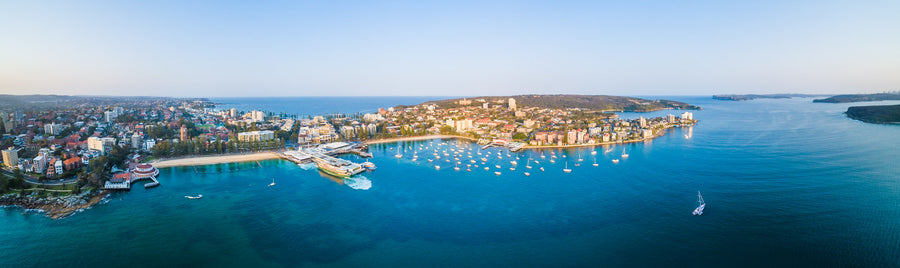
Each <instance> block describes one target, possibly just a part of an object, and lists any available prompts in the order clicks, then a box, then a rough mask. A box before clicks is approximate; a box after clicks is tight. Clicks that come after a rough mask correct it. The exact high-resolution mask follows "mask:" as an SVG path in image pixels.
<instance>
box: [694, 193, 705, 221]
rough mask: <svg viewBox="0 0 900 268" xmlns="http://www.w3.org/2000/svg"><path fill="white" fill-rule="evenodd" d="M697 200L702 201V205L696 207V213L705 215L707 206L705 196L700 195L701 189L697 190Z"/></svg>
mask: <svg viewBox="0 0 900 268" xmlns="http://www.w3.org/2000/svg"><path fill="white" fill-rule="evenodd" d="M697 202H698V203H700V205H699V206H697V208H695V209H694V215H697V216H699V215H703V209H704V208H706V202H705V201H703V196H702V195H700V191H697Z"/></svg>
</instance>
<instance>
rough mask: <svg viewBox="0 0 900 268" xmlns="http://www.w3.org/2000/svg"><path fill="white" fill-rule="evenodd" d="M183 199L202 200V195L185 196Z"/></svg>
mask: <svg viewBox="0 0 900 268" xmlns="http://www.w3.org/2000/svg"><path fill="white" fill-rule="evenodd" d="M184 198H187V199H200V198H203V195H202V194H198V195H195V196H189V195H185V196H184Z"/></svg>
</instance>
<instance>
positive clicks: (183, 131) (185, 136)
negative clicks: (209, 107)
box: [179, 125, 190, 141]
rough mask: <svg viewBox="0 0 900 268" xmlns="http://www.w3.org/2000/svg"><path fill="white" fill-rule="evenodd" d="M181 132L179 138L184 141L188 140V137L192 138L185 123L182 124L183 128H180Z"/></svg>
mask: <svg viewBox="0 0 900 268" xmlns="http://www.w3.org/2000/svg"><path fill="white" fill-rule="evenodd" d="M179 132H180V134H181V135H180V136H179V138H181V140H182V141H186V140H188V138H190V137H188V131H187V127H185V126H184V125H181V129H180V130H179Z"/></svg>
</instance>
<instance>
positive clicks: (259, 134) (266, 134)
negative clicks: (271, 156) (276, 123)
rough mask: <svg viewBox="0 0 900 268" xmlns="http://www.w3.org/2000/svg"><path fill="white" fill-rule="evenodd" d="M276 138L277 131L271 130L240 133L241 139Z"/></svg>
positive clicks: (260, 139) (261, 139) (265, 139)
mask: <svg viewBox="0 0 900 268" xmlns="http://www.w3.org/2000/svg"><path fill="white" fill-rule="evenodd" d="M274 138H275V132H273V131H271V130H262V131H250V132H241V133H238V140H239V141H267V140H271V139H274Z"/></svg>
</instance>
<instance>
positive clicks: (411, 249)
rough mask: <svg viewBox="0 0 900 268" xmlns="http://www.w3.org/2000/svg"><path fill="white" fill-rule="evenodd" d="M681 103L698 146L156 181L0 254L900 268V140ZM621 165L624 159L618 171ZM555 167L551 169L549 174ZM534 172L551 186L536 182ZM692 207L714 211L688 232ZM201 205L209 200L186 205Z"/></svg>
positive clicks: (38, 220)
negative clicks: (468, 165) (466, 165)
mask: <svg viewBox="0 0 900 268" xmlns="http://www.w3.org/2000/svg"><path fill="white" fill-rule="evenodd" d="M680 98H681V99H676V100H680V101H685V102H688V103H691V104H696V105H699V106H702V107H703V108H704V110H702V111H696V112H695V114H696V115H695V117H696V118H697V119H699V120H700V123H698V124H697V125H696V126H694V127H692V128H690V129H689V128H675V129H671V130H669V131H668V133H667V134H666V135H664V136H662V137H659V138H656V139H654V140H651V141H646V142H642V143H635V144H627V145H616V146H611V147H608V148H604V147H596V148H578V149H568V150H563V149H554V150H524V151H522V152H519V153H517V155H518V156H519V160H518V162H519V164H518V167H517V168H516V170H515V171H510V170H508V168H509V167H510V164H509V161H510V159H509V158H508V157H507V156H506V155H505V151H504V153H503V159H498V158H496V157H494V158H491V159H489V161H488V163H486V164H487V165H488V166H490V167H491V168H490V169H491V170H490V171H484V170H483V169H475V168H473V169H472V171H471V172H467V171H465V169H462V170H460V171H455V170H453V169H452V165H451V163H447V162H441V165H442V167H443V168H442V169H440V170H435V169H434V168H433V165H434V164H433V163H431V164H430V163H428V162H427V159H428V157H429V156H430V155H431V154H430V153H428V152H418V154H419V157H420V158H419V160H418V161H411V160H410V159H409V158H408V157H404V158H401V159H396V158H394V157H393V155H394V154H395V153H396V148H397V146H404V147H405V148H407V149H404V150H402V151H404V152H406V150H410V149H409V148H411V147H414V146H416V147H417V146H419V145H424V146H434V145H433V144H439V143H440V142H441V141H443V142H447V143H448V144H457V143H459V144H462V145H461V146H462V147H463V148H468V150H469V151H472V150H475V151H477V150H478V149H477V146H476V145H474V144H472V143H469V142H466V141H457V140H425V141H413V142H401V143H384V144H375V145H371V146H370V152H372V153H373V154H374V156H375V157H374V159H373V160H371V161H373V162H374V163H376V164H377V165H378V169H377V170H375V171H372V172H365V173H362V174H361V176H362V177H357V179H365V180H368V181H371V184H372V186H371V188H368V189H367V190H363V189H354V188H351V187H348V186H347V185H346V184H343V183H344V181H343V180H340V179H337V178H332V177H329V176H328V175H325V174H322V173H321V172H319V171H317V170H315V169H308V168H306V169H305V168H304V167H301V166H298V165H296V164H294V163H291V162H288V161H283V160H264V161H260V162H259V164H257V163H256V162H247V163H231V164H218V165H207V166H197V167H170V168H161V169H160V172H161V173H160V176H159V180H160V182H161V183H162V186H160V187H158V188H155V189H152V190H144V189H142V187H137V188H135V189H134V190H131V191H130V192H124V193H115V194H113V195H111V196H110V197H109V198H108V201H107V202H106V203H104V204H101V205H98V206H95V207H94V208H91V209H89V210H86V211H83V212H81V213H78V214H75V215H73V216H71V217H68V218H65V219H62V220H57V221H54V220H50V219H47V218H45V217H43V216H41V215H40V214H37V213H35V212H23V211H22V210H21V209H17V208H5V209H3V214H4V216H3V217H0V222H2V226H6V227H7V228H6V229H7V230H6V231H4V232H3V233H0V245H2V246H0V250H3V251H4V252H6V253H7V254H9V255H10V256H20V257H17V258H6V259H2V260H0V266H4V267H30V266H41V265H43V264H70V265H72V266H124V265H129V266H170V265H179V266H187V265H198V264H204V265H209V266H260V267H280V266H292V267H293V266H311V267H314V266H398V267H399V266H404V267H422V266H466V267H479V266H481V267H484V266H513V265H515V266H598V265H601V266H672V265H676V266H681V265H684V266H723V265H728V266H733V265H750V266H763V265H772V264H775V265H777V266H799V265H803V266H808V265H810V266H811V265H835V264H837V265H844V266H891V265H896V264H897V263H900V258H898V256H900V247H898V244H900V230H898V229H897V228H896V226H900V207H898V205H897V204H900V181H898V179H900V177H898V174H900V167H898V166H897V165H896V164H895V163H896V161H897V160H898V159H900V152H898V150H896V149H897V143H896V137H898V136H900V128H897V126H890V125H870V124H865V123H862V122H859V121H855V120H850V119H848V118H846V117H845V116H844V115H843V114H842V112H843V111H845V110H846V109H847V106H848V105H849V104H848V105H845V104H818V103H817V104H814V103H812V102H811V99H809V98H794V99H777V100H776V99H758V100H753V101H747V102H722V101H715V100H711V99H709V98H708V97H680ZM880 103H885V104H897V103H898V102H880ZM295 105H298V106H302V105H303V104H302V103H297V104H295ZM275 112H281V111H277V110H276V111H275ZM284 112H286V113H290V112H291V111H284ZM669 112H670V111H665V110H664V111H659V112H654V113H651V114H658V115H664V114H666V113H669ZM294 113H298V112H294ZM631 114H632V113H626V114H625V115H623V117H627V116H630V115H631ZM635 115H646V114H643V113H635ZM658 115H653V116H658ZM398 144H399V145H398ZM447 146H450V145H447ZM448 148H449V147H448ZM453 148H455V147H453ZM608 149H611V150H610V151H609V152H606V151H607V150H608ZM592 150H597V152H598V153H597V155H596V158H597V162H598V163H599V165H598V166H597V167H594V166H592V165H591V163H593V157H592V156H591V154H590V151H592ZM622 150H626V151H627V152H628V153H629V154H630V157H629V158H627V159H622V160H621V162H620V163H618V164H613V163H612V162H611V159H614V158H619V157H618V155H619V154H621V152H622ZM488 151H492V152H495V154H496V152H497V151H498V149H489V150H488ZM550 152H554V153H555V154H557V155H559V157H558V158H557V159H556V163H553V164H551V163H549V162H548V161H547V160H549V159H546V160H545V159H541V158H540V157H539V154H541V153H544V154H545V155H546V157H547V158H549V157H550ZM410 153H411V152H410ZM405 155H407V156H408V155H409V154H405ZM563 155H565V156H566V157H562V156H563ZM529 156H530V157H531V158H533V159H536V160H538V161H540V162H541V163H540V164H533V165H534V166H535V169H536V168H537V167H538V166H541V167H545V168H546V171H544V172H540V171H537V170H534V169H533V170H532V171H530V173H531V176H528V177H526V176H524V175H523V172H524V171H526V170H525V168H524V165H523V164H522V163H523V162H525V161H526V159H527V158H528V157H529ZM579 156H581V157H582V158H583V159H584V162H582V165H581V166H578V167H575V166H573V164H574V163H575V162H576V161H577V160H575V159H576V158H578V157H579ZM344 158H347V159H351V160H354V161H356V160H357V159H356V158H355V156H344ZM466 159H468V158H466ZM443 160H444V159H441V160H440V161H443ZM566 162H568V167H569V168H571V169H572V170H573V171H572V172H571V173H564V172H563V171H562V169H563V165H564V164H565V163H566ZM478 163H479V164H480V161H478ZM494 165H501V166H502V174H501V175H499V176H497V175H494V173H493V172H494V170H495V168H494ZM273 178H274V179H275V181H276V182H277V185H275V186H272V187H268V186H266V185H267V184H268V183H269V182H270V181H272V179H273ZM698 190H700V191H702V192H703V196H704V198H705V199H706V201H707V202H708V206H707V210H706V213H704V215H702V216H692V215H691V214H690V213H691V211H692V209H693V207H694V206H695V205H696V202H695V198H696V191H698ZM196 194H203V195H204V197H203V198H202V199H198V200H189V199H185V198H184V197H183V196H185V195H196Z"/></svg>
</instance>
